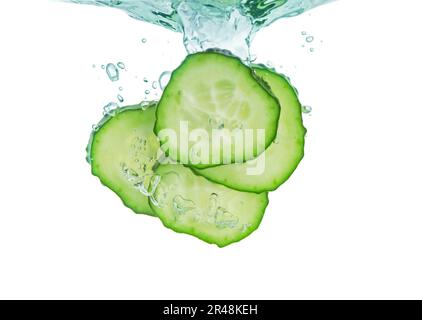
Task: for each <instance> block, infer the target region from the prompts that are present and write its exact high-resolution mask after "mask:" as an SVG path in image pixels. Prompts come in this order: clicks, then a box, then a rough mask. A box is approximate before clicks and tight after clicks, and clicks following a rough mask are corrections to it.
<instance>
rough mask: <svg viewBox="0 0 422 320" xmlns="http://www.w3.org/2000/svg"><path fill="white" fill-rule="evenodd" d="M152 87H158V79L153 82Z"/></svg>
mask: <svg viewBox="0 0 422 320" xmlns="http://www.w3.org/2000/svg"><path fill="white" fill-rule="evenodd" d="M152 88H153V89H157V88H158V83H157V81H154V82H153V83H152Z"/></svg>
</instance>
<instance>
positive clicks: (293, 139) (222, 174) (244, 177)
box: [196, 67, 306, 193]
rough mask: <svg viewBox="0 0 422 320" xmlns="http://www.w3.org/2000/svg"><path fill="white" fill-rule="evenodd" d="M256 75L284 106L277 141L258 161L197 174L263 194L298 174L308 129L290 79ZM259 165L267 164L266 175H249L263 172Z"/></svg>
mask: <svg viewBox="0 0 422 320" xmlns="http://www.w3.org/2000/svg"><path fill="white" fill-rule="evenodd" d="M255 72H256V74H257V75H258V76H259V77H260V78H262V79H263V80H264V81H265V82H266V83H267V84H268V85H269V86H270V88H271V91H272V92H273V94H274V95H275V96H276V97H277V98H278V100H279V102H280V105H281V114H280V119H279V124H278V132H277V138H276V140H275V141H274V142H273V143H272V144H271V145H270V146H269V147H268V148H267V149H266V150H265V154H262V155H260V156H259V157H258V158H257V159H254V160H252V161H248V162H246V163H243V164H229V165H223V166H219V167H214V168H208V169H203V170H196V172H197V173H198V174H200V175H202V176H204V177H206V178H208V179H210V180H212V181H214V182H217V183H221V184H224V185H226V186H228V187H230V188H234V189H237V190H242V191H249V192H258V193H260V192H264V191H272V190H275V189H277V188H278V187H279V186H280V185H281V184H283V183H284V182H285V181H286V180H287V179H288V178H289V177H290V176H291V175H292V173H293V172H294V171H295V169H296V167H297V166H298V165H299V163H300V161H301V160H302V158H303V155H304V145H305V134H306V129H305V127H304V126H303V121H302V107H301V104H300V102H299V100H298V97H297V93H296V90H295V89H294V88H293V87H292V86H291V84H290V83H289V81H288V79H286V78H285V77H284V76H281V75H279V74H277V73H274V72H272V71H269V70H268V69H264V68H260V67H257V68H255ZM264 156H265V160H264ZM259 163H261V164H262V163H263V164H264V168H265V169H264V171H263V173H262V174H259V175H253V174H252V175H248V174H247V172H248V171H247V170H248V168H249V170H251V168H259Z"/></svg>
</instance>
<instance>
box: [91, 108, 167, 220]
mask: <svg viewBox="0 0 422 320" xmlns="http://www.w3.org/2000/svg"><path fill="white" fill-rule="evenodd" d="M141 105H142V107H141ZM141 105H137V106H130V107H125V108H122V109H120V110H117V111H116V114H114V115H112V116H106V117H105V118H104V119H103V120H102V121H101V122H100V125H99V128H98V130H96V131H94V132H93V134H92V137H91V141H90V144H89V146H88V150H89V155H88V157H89V162H90V163H91V169H92V174H93V175H95V176H97V177H98V178H99V179H100V181H101V182H102V184H103V185H105V186H106V187H108V188H110V189H111V190H113V191H114V192H115V193H116V194H117V195H118V196H119V197H120V198H121V199H122V201H123V203H124V204H125V205H126V206H127V207H129V208H130V209H132V210H133V211H134V212H136V213H143V214H147V215H155V214H154V212H153V211H152V209H151V207H150V206H149V202H148V194H149V192H151V189H150V190H148V188H152V187H153V185H154V183H155V182H154V178H155V176H154V175H153V168H154V166H155V165H156V163H157V158H158V157H159V156H160V144H159V141H158V139H157V137H156V136H155V135H154V133H153V126H154V123H155V109H156V108H155V104H151V105H149V106H148V105H147V106H146V105H145V103H142V104H141ZM146 107H147V108H146Z"/></svg>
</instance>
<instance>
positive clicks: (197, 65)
mask: <svg viewBox="0 0 422 320" xmlns="http://www.w3.org/2000/svg"><path fill="white" fill-rule="evenodd" d="M279 115H280V105H279V103H278V100H277V99H276V98H275V97H274V96H273V95H272V94H271V93H270V92H269V91H268V90H267V89H266V88H265V84H264V83H262V81H260V80H259V79H257V78H256V77H255V75H254V73H253V71H252V70H251V69H250V68H248V67H247V66H245V65H244V64H243V63H242V62H241V61H240V60H239V59H238V58H236V57H232V56H227V55H224V54H221V53H217V52H202V53H196V54H193V55H190V56H188V57H187V58H186V59H185V61H184V62H183V63H182V65H181V66H180V67H179V68H178V69H176V70H175V71H174V72H173V74H172V77H171V80H170V82H169V84H168V85H167V87H166V89H165V90H164V92H163V96H162V98H161V100H160V102H159V104H158V107H157V121H156V124H155V128H154V132H155V133H156V135H157V136H158V137H159V139H160V142H161V145H162V148H163V151H165V152H166V154H167V155H168V156H170V158H172V159H173V160H176V161H177V162H179V163H182V164H187V165H189V166H192V167H195V168H207V167H212V166H216V165H220V164H223V163H226V164H228V163H234V162H236V163H243V162H245V161H246V160H250V159H253V158H255V157H256V156H258V155H259V154H260V153H262V152H263V151H264V149H265V148H266V147H268V146H269V145H270V144H271V143H272V141H273V140H274V138H275V136H276V133H277V125H278V119H279ZM168 131H171V132H172V133H174V136H175V138H173V139H172V138H169V134H168ZM247 131H248V132H247ZM193 132H196V133H197V135H195V137H193V136H191V138H192V139H188V137H187V135H188V133H193ZM239 132H240V134H241V136H243V137H244V142H241V143H239V142H238V141H239V140H237V139H236V138H235V136H234V133H239ZM262 133H264V134H265V137H263V136H262V135H261V134H262ZM213 134H214V137H215V138H214V137H213ZM216 135H218V137H219V138H216ZM219 135H221V136H219ZM247 137H249V138H247ZM260 137H261V138H262V139H261V140H262V141H261V143H260V141H258V139H260ZM188 140H189V141H188ZM221 141H228V143H227V144H226V145H229V147H228V148H226V147H225V145H224V143H221ZM247 141H248V142H247ZM251 141H252V143H251V144H252V146H251V147H250V148H249V149H250V150H247V147H246V145H247V144H249V142H251ZM239 145H240V146H239ZM204 146H205V147H204Z"/></svg>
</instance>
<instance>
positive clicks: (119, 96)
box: [117, 94, 125, 102]
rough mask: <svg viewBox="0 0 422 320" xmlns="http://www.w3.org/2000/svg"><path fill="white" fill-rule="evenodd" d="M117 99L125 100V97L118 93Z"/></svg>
mask: <svg viewBox="0 0 422 320" xmlns="http://www.w3.org/2000/svg"><path fill="white" fill-rule="evenodd" d="M117 100H119V102H123V101H125V99H124V98H123V97H122V95H120V94H118V95H117Z"/></svg>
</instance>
